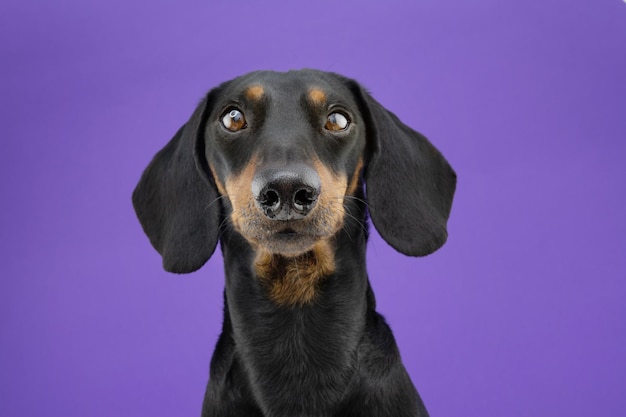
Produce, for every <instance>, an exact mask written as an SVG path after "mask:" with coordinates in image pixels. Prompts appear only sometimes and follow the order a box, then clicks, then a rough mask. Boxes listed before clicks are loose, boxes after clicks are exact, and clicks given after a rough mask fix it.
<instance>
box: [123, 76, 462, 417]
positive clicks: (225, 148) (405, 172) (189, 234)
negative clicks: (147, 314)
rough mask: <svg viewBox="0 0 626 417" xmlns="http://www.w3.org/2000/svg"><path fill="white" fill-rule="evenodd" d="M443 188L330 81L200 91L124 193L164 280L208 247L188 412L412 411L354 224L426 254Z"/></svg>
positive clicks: (400, 130)
mask: <svg viewBox="0 0 626 417" xmlns="http://www.w3.org/2000/svg"><path fill="white" fill-rule="evenodd" d="M455 182H456V177H455V174H454V171H453V170H452V169H451V168H450V166H449V165H448V163H447V162H446V160H445V159H444V158H443V157H442V155H441V154H440V153H439V152H438V151H437V150H436V149H435V148H434V147H433V146H432V145H431V144H430V143H429V142H428V141H427V140H426V138H425V137H423V136H422V135H421V134H419V133H417V132H416V131H414V130H412V129H411V128H409V127H407V126H406V125H404V124H403V123H402V122H401V121H400V120H398V118H397V117H396V116H395V115H393V114H392V113H390V112H389V111H387V110H386V109H384V108H383V107H382V106H381V105H380V104H378V102H376V101H375V100H374V99H372V97H371V96H370V95H369V94H368V93H367V92H365V91H364V90H363V89H362V88H361V87H360V86H359V84H357V83H356V82H354V81H352V80H350V79H347V78H344V77H342V76H340V75H337V74H331V73H326V72H320V71H314V70H304V71H292V72H287V73H278V72H269V71H267V72H265V71H264V72H254V73H250V74H247V75H244V76H242V77H239V78H236V79H234V80H232V81H229V82H226V83H224V84H222V85H221V86H219V87H217V88H215V89H213V90H212V91H211V92H209V93H208V95H207V96H206V97H205V98H204V100H203V101H202V102H201V103H200V105H199V106H198V108H197V109H196V111H195V112H194V114H193V115H192V116H191V119H190V120H189V121H188V122H187V123H186V124H185V125H184V126H183V127H182V128H181V129H180V130H179V131H178V133H177V134H176V135H175V136H174V138H173V139H172V140H171V141H170V142H169V143H168V144H167V146H165V148H164V149H163V150H161V151H160V152H159V153H158V154H157V155H156V156H155V158H154V160H153V161H152V162H151V163H150V165H149V166H148V168H147V169H146V171H145V172H144V174H143V176H142V178H141V180H140V182H139V184H138V185H137V188H136V189H135V192H134V194H133V203H134V206H135V210H136V211H137V215H138V217H139V220H140V221H141V224H142V226H143V228H144V231H145V232H146V234H147V235H148V237H149V238H150V241H151V242H152V245H154V247H155V248H156V249H157V250H158V251H159V253H160V254H161V255H162V257H163V265H164V268H165V269H166V270H168V271H172V272H178V273H185V272H192V271H195V270H197V269H198V268H200V267H201V266H202V265H203V264H204V263H205V262H206V261H207V260H208V259H209V257H211V255H212V254H213V251H214V250H215V247H216V245H217V242H218V240H219V241H220V244H221V249H222V253H223V256H224V263H225V270H226V289H225V301H224V324H223V331H222V334H221V336H220V338H219V341H218V343H217V347H216V349H215V353H214V354H213V359H212V361H211V371H210V380H209V384H208V387H207V390H206V396H205V399H204V406H203V413H202V415H203V416H205V417H209V416H210V417H214V416H215V417H235V416H241V417H244V416H245V417H251V416H266V417H309V416H310V417H330V416H355V417H356V416H360V417H366V416H372V417H373V416H393V417H401V416H407V417H408V416H426V415H427V412H426V410H425V408H424V406H423V404H422V401H421V400H420V397H419V395H418V394H417V391H416V390H415V388H414V387H413V384H412V383H411V380H410V378H409V376H408V374H407V372H406V370H405V368H404V366H403V365H402V362H401V360H400V355H399V353H398V349H397V347H396V343H395V340H394V338H393V335H392V333H391V331H390V329H389V327H388V326H387V324H386V323H385V321H384V319H383V318H382V317H381V316H380V315H379V314H378V313H377V312H376V304H375V299H374V294H373V293H372V290H371V288H370V285H369V282H368V276H367V272H366V268H365V248H366V241H367V234H368V233H367V223H366V218H367V215H368V213H369V216H371V219H372V221H373V223H374V225H375V226H376V229H377V230H378V231H379V232H380V234H381V236H382V237H383V238H384V239H385V240H386V241H387V242H388V243H389V244H390V245H391V246H393V247H394V248H395V249H397V250H398V251H400V252H402V253H404V254H406V255H410V256H423V255H428V254H429V253H431V252H433V251H435V250H437V249H438V248H439V247H440V246H441V245H443V243H444V242H445V241H446V237H447V232H446V222H447V219H448V215H449V213H450V207H451V204H452V196H453V194H454V189H455ZM365 187H366V188H365Z"/></svg>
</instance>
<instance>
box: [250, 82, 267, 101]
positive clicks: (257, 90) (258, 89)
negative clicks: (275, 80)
mask: <svg viewBox="0 0 626 417" xmlns="http://www.w3.org/2000/svg"><path fill="white" fill-rule="evenodd" d="M263 94H265V90H264V89H263V87H262V86H260V85H258V84H256V85H251V86H250V87H248V88H247V89H246V97H247V98H248V100H254V101H257V100H260V99H261V98H262V97H263Z"/></svg>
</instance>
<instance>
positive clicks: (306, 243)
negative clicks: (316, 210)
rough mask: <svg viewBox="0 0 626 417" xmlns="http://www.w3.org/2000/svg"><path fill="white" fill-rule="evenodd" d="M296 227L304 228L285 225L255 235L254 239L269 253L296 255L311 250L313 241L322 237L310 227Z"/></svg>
mask: <svg viewBox="0 0 626 417" xmlns="http://www.w3.org/2000/svg"><path fill="white" fill-rule="evenodd" d="M298 229H305V230H297V229H296V228H295V227H292V226H286V227H282V228H280V229H279V230H275V231H273V232H269V231H268V232H269V233H263V234H262V235H261V236H257V237H256V239H255V240H256V241H257V242H258V244H259V245H261V246H263V248H265V249H266V250H267V251H268V252H270V253H275V254H281V255H284V256H297V255H300V254H302V253H304V252H307V251H309V250H311V249H312V248H313V246H314V245H315V243H316V242H318V241H319V240H320V239H321V238H322V236H320V235H319V234H318V233H315V231H314V230H311V228H309V230H306V229H307V228H306V227H302V228H298Z"/></svg>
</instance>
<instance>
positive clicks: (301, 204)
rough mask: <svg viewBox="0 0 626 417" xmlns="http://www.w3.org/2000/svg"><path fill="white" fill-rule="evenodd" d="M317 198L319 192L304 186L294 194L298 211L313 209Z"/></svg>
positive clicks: (294, 201) (294, 202)
mask: <svg viewBox="0 0 626 417" xmlns="http://www.w3.org/2000/svg"><path fill="white" fill-rule="evenodd" d="M316 200H317V193H315V191H313V190H311V189H308V188H302V189H300V190H298V191H296V193H295V194H294V195H293V207H294V209H295V210H296V211H298V212H300V213H303V214H304V213H307V212H308V211H309V210H310V209H311V206H312V205H313V204H314V203H315V201H316Z"/></svg>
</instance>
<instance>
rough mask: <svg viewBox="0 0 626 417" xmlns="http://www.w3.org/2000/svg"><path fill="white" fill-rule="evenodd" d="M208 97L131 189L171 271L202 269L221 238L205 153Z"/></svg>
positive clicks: (145, 226)
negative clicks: (133, 189) (219, 237)
mask: <svg viewBox="0 0 626 417" xmlns="http://www.w3.org/2000/svg"><path fill="white" fill-rule="evenodd" d="M209 97H210V95H209V96H207V97H206V98H205V99H204V100H203V101H202V102H201V103H200V105H199V106H198V107H197V108H196V110H195V111H194V113H193V115H192V116H191V118H190V119H189V121H188V122H187V123H186V124H185V125H183V127H181V128H180V130H178V132H177V133H176V135H174V137H173V138H172V139H171V140H170V142H169V143H168V144H167V145H166V146H165V147H164V148H163V149H162V150H161V151H159V152H158V153H157V154H156V155H155V157H154V159H153V160H152V162H150V164H149V165H148V167H147V168H146V170H145V171H144V173H143V175H142V177H141V179H140V180H139V184H137V187H136V188H135V191H134V192H133V206H134V207H135V212H136V213H137V217H138V218H139V222H140V223H141V225H142V227H143V230H144V232H145V233H146V235H148V238H149V239H150V242H151V243H152V246H154V248H155V249H156V250H157V251H158V252H159V253H160V254H161V256H162V257H163V268H164V269H165V270H166V271H169V272H176V273H187V272H193V271H195V270H197V269H199V268H200V267H201V266H202V265H204V264H205V263H206V261H207V260H208V259H209V258H210V257H211V255H212V254H213V252H214V251H215V247H216V245H217V241H218V233H219V224H220V204H218V202H217V198H218V196H219V194H218V192H217V188H216V186H215V184H214V182H213V178H212V176H211V174H210V173H209V170H208V169H207V168H206V161H205V155H204V146H205V144H204V124H205V123H204V120H205V113H207V108H208V107H209V105H208V102H209Z"/></svg>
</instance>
